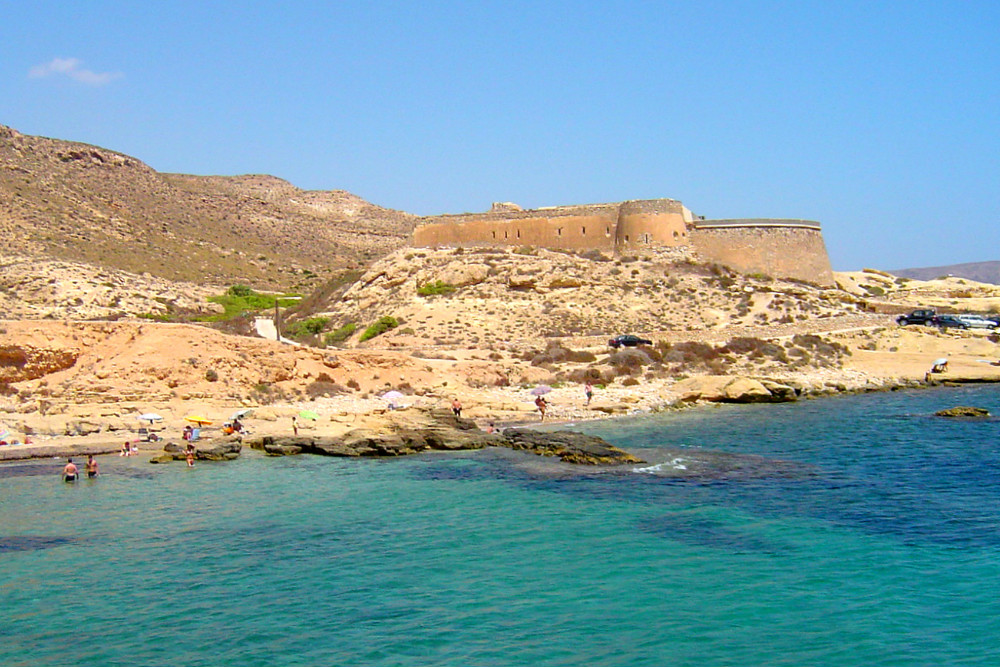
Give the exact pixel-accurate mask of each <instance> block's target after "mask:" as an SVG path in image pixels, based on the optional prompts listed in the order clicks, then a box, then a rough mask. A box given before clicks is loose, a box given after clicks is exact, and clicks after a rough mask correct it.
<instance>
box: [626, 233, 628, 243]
mask: <svg viewBox="0 0 1000 667" xmlns="http://www.w3.org/2000/svg"><path fill="white" fill-rule="evenodd" d="M625 243H628V234H626V235H625Z"/></svg>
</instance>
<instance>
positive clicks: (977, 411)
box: [934, 405, 990, 417]
mask: <svg viewBox="0 0 1000 667" xmlns="http://www.w3.org/2000/svg"><path fill="white" fill-rule="evenodd" d="M934 416H935V417H989V416H990V411H989V410H987V409H986V408H973V407H969V406H966V405H959V406H956V407H954V408H948V409H946V410H938V411H937V412H935V413H934Z"/></svg>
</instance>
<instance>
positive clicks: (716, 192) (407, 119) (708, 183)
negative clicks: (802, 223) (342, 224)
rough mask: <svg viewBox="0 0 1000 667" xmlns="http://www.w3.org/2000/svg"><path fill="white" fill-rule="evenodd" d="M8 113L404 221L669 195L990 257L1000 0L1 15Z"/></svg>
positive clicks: (17, 9)
mask: <svg viewBox="0 0 1000 667" xmlns="http://www.w3.org/2000/svg"><path fill="white" fill-rule="evenodd" d="M2 6H3V19H2V21H0V123H2V124H5V125H9V126H11V127H14V128H16V129H18V130H20V131H22V132H25V133H27V134H39V135H44V136H50V137H57V138H60V139H70V140H76V141H83V142H87V143H92V144H97V145H100V146H104V147H106V148H110V149H114V150H118V151H121V152H124V153H128V154H130V155H133V156H135V157H138V158H139V159H141V160H143V161H145V162H146V163H148V164H149V165H150V166H152V167H153V168H155V169H157V170H160V171H173V172H184V173H193V174H243V173H269V174H274V175H275V176H280V177H282V178H285V179H287V180H289V181H291V182H292V183H294V184H295V185H297V186H299V187H302V188H307V189H345V190H349V191H351V192H353V193H355V194H357V195H360V196H361V197H364V198H365V199H367V200H369V201H371V202H373V203H375V204H379V205H382V206H388V207H392V208H397V209H402V210H405V211H409V212H412V213H417V214H433V213H458V212H463V211H481V210H485V209H486V208H488V207H489V205H490V203H491V202H493V201H514V202H517V203H519V204H521V205H522V206H525V207H537V206H550V205H559V204H574V203H592V202H606V201H619V200H624V199H643V198H656V197H672V198H674V199H680V200H681V201H683V202H684V203H685V204H686V205H687V206H688V207H689V208H690V209H692V211H694V212H695V213H696V214H700V215H704V216H706V217H709V218H726V217H784V218H807V219H813V220H818V221H820V222H821V223H822V224H823V227H824V236H825V238H826V243H827V248H828V250H829V252H830V256H831V259H832V261H833V264H834V268H836V269H841V270H848V269H858V268H862V267H876V268H883V269H894V268H903V267H913V266H931V265H941V264H951V263H958V262H971V261H984V260H1000V187H998V186H1000V92H998V88H1000V36H998V35H1000V3H997V2H995V1H994V2H977V1H971V0H970V1H968V2H947V1H941V2H918V1H914V2H881V3H880V2H843V1H837V2H833V1H824V2H811V1H805V0H803V1H799V2H794V1H789V2H714V1H711V0H709V1H705V0H691V1H685V2H628V1H619V2H613V3H612V2H560V1H549V2H522V1H520V0H501V1H496V2H494V1H492V0H490V1H484V2H475V1H468V2H434V1H433V0H422V1H421V2H404V1H400V2H379V1H367V2H355V1H353V0H344V1H342V2H284V3H277V2H275V3H263V2H245V3H233V2H212V1H205V0H201V1H199V2H187V1H174V2H169V3H167V2H163V3H159V2H157V3H152V2H150V3H147V2H135V1H134V0H129V1H128V2H101V1H93V2H68V1H66V2H54V1H46V0H36V1H34V2H6V3H3V5H2Z"/></svg>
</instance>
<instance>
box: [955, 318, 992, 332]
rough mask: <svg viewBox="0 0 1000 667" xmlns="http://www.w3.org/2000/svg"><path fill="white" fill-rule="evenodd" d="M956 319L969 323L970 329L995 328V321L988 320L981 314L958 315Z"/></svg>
mask: <svg viewBox="0 0 1000 667" xmlns="http://www.w3.org/2000/svg"><path fill="white" fill-rule="evenodd" d="M958 319H960V320H962V321H963V322H965V323H966V324H968V325H969V327H970V328H972V329H996V328H997V323H996V322H994V321H993V320H988V319H986V318H985V317H983V316H982V315H958Z"/></svg>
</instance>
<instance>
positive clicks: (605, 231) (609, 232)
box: [604, 227, 611, 236]
mask: <svg viewBox="0 0 1000 667" xmlns="http://www.w3.org/2000/svg"><path fill="white" fill-rule="evenodd" d="M604 235H605V236H611V228H610V227H605V228H604Z"/></svg>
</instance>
